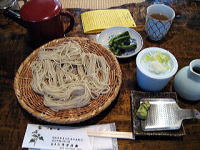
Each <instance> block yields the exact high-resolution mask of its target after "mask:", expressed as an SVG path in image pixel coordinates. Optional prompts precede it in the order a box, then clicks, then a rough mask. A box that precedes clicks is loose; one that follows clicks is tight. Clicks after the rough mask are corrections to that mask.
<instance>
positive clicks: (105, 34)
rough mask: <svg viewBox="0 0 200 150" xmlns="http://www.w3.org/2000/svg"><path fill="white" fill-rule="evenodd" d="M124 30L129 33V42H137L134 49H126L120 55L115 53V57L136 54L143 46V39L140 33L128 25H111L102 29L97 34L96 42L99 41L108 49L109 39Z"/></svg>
mask: <svg viewBox="0 0 200 150" xmlns="http://www.w3.org/2000/svg"><path fill="white" fill-rule="evenodd" d="M125 31H128V32H129V34H130V37H131V39H130V44H137V47H136V49H133V50H131V51H126V52H125V53H123V54H121V55H119V56H118V55H116V57H117V58H129V57H132V56H134V55H136V54H137V53H138V52H139V51H140V50H141V49H142V47H143V39H142V37H141V35H140V34H139V33H138V32H137V31H135V30H134V29H132V28H128V27H120V26H117V27H111V28H108V29H105V30H104V31H102V32H101V33H100V34H99V35H98V36H97V39H96V40H97V42H98V43H100V44H101V45H103V46H104V47H106V48H108V49H109V45H108V42H109V40H110V39H111V38H112V37H114V36H116V35H119V34H121V33H123V32H125Z"/></svg>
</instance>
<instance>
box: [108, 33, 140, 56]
mask: <svg viewBox="0 0 200 150" xmlns="http://www.w3.org/2000/svg"><path fill="white" fill-rule="evenodd" d="M130 38H131V37H130V34H129V32H128V31H125V32H123V33H121V34H119V35H117V36H115V37H113V38H111V39H110V40H109V42H108V44H109V48H110V50H111V51H112V52H113V53H114V54H115V55H121V54H122V53H124V52H125V51H129V50H134V49H136V47H137V45H136V44H131V45H130Z"/></svg>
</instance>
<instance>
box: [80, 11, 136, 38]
mask: <svg viewBox="0 0 200 150" xmlns="http://www.w3.org/2000/svg"><path fill="white" fill-rule="evenodd" d="M81 20H82V24H83V30H84V33H86V34H90V33H91V34H94V33H99V32H101V31H102V30H104V29H107V28H110V27H114V26H123V27H136V24H135V21H134V20H133V17H132V16H131V13H130V11H129V10H128V9H106V10H93V11H88V12H84V13H82V14H81Z"/></svg>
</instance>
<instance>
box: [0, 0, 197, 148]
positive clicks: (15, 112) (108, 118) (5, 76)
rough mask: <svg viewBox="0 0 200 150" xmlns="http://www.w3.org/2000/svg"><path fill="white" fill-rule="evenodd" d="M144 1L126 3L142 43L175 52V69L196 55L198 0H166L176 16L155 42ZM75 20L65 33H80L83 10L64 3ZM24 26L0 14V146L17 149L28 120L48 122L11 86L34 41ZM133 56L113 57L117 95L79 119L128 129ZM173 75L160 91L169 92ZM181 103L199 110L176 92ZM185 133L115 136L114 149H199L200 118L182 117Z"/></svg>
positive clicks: (136, 88) (129, 127) (133, 76)
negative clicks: (118, 79)
mask: <svg viewBox="0 0 200 150" xmlns="http://www.w3.org/2000/svg"><path fill="white" fill-rule="evenodd" d="M148 5H149V3H147V2H145V3H142V4H137V5H135V4H129V5H124V6H121V8H128V9H129V10H130V11H131V13H132V15H133V17H134V19H135V21H136V24H137V28H135V29H136V30H137V31H138V32H139V33H140V34H141V35H142V37H143V40H144V48H145V47H150V46H157V47H162V48H165V49H168V50H169V51H170V52H171V53H173V54H174V55H175V57H176V58H177V61H178V64H179V69H181V68H182V67H184V66H187V65H188V64H189V62H190V61H191V60H193V59H196V58H199V57H200V6H199V1H195V0H193V1H192V0H191V1H184V0H182V1H180V0H176V1H175V2H174V3H173V4H171V6H172V7H173V8H174V9H175V11H176V14H177V15H176V18H175V20H174V22H173V25H172V27H171V29H170V31H169V34H168V35H167V36H166V38H165V39H164V40H162V41H161V42H151V41H149V40H148V39H147V36H146V33H145V31H144V23H145V14H146V7H147V6H148ZM69 11H70V12H71V13H72V14H73V15H74V16H75V20H76V25H75V27H74V29H73V31H71V32H70V33H69V34H68V36H86V35H84V34H83V30H82V25H81V20H80V13H81V12H83V11H87V10H81V9H70V10H69ZM30 39H31V38H30V35H29V34H28V33H27V31H26V29H25V28H23V27H21V26H20V25H18V24H17V23H15V22H13V21H12V20H10V19H8V18H6V17H4V16H3V15H2V13H1V15H0V114H1V115H0V150H16V149H19V150H20V149H21V144H22V141H23V137H24V133H25V129H26V126H27V124H28V123H36V124H39V123H40V124H48V123H46V122H42V121H41V120H37V119H35V118H34V117H32V116H31V115H29V113H27V112H26V111H25V110H23V109H22V108H21V107H20V105H19V104H18V101H17V98H16V96H15V93H14V90H13V80H14V77H15V72H16V71H17V69H18V67H19V65H20V64H21V63H22V61H23V60H24V59H25V58H26V57H27V56H28V55H29V54H30V53H31V52H32V51H33V50H34V49H35V48H36V47H37V46H38V45H37V43H36V44H32V41H31V40H30ZM135 58H136V56H134V57H132V58H130V59H127V60H119V63H120V66H121V70H122V73H123V81H122V87H121V90H120V94H119V97H118V98H117V99H116V100H115V101H114V103H113V104H112V105H111V106H110V107H109V108H108V109H106V110H105V111H104V112H102V113H101V114H100V115H98V116H97V117H95V118H93V119H90V120H88V121H86V122H84V123H83V124H84V125H89V124H101V123H110V122H115V123H116V127H117V130H118V131H131V130H132V125H131V113H130V90H138V91H141V89H140V88H139V87H138V86H137V83H136V78H135V71H136V61H135ZM172 83H173V80H172V81H171V82H170V83H169V84H168V86H167V87H166V88H165V89H164V90H163V91H162V92H165V91H168V92H173V91H174V89H173V84H172ZM178 102H179V105H180V106H181V107H183V108H195V109H198V110H200V103H199V102H196V103H189V102H187V101H185V100H183V99H182V98H180V97H178ZM184 127H185V130H186V135H185V136H184V137H182V138H175V139H174V138H173V139H172V138H165V139H159V138H157V139H154V138H151V137H150V138H145V137H144V138H142V139H137V140H135V141H131V140H118V145H119V150H131V149H133V150H149V149H153V150H178V149H182V150H183V149H185V150H188V149H190V150H199V149H200V121H198V120H190V121H186V122H184Z"/></svg>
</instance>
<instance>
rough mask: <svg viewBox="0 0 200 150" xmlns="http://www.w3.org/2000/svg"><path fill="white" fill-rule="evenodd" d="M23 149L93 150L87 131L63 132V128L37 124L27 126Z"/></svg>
mask: <svg viewBox="0 0 200 150" xmlns="http://www.w3.org/2000/svg"><path fill="white" fill-rule="evenodd" d="M22 147H23V148H35V149H50V150H91V145H90V142H89V137H88V135H87V133H86V130H80V129H79V130H75V129H74V130H73V129H70V130H62V128H52V127H51V126H42V125H35V124H28V125H27V129H26V133H25V136H24V141H23V143H22Z"/></svg>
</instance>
